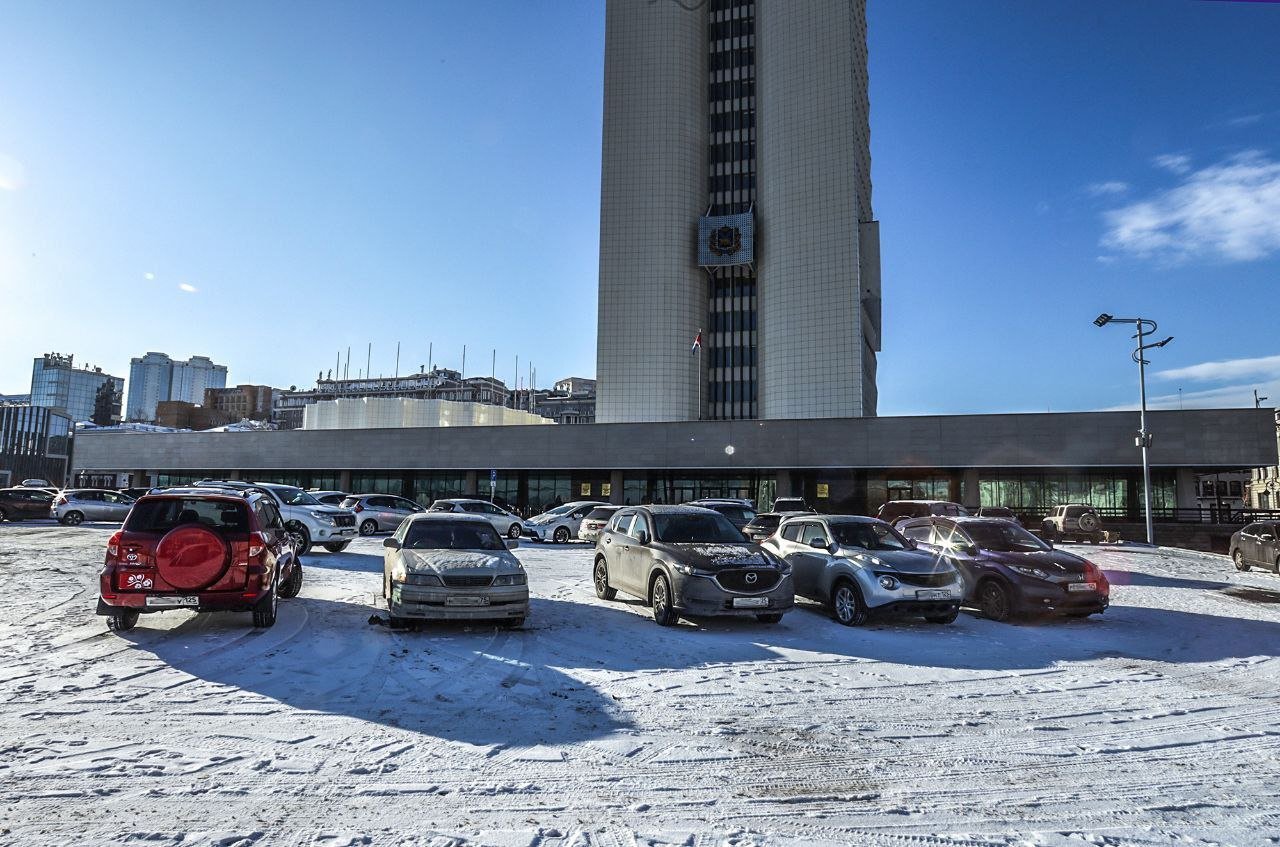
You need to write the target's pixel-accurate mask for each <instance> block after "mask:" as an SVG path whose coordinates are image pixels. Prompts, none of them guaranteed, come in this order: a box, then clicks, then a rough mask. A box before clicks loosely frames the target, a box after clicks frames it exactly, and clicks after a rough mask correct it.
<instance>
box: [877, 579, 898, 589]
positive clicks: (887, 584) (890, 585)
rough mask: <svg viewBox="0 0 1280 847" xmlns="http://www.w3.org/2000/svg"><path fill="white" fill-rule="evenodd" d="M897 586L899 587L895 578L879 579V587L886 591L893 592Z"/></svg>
mask: <svg viewBox="0 0 1280 847" xmlns="http://www.w3.org/2000/svg"><path fill="white" fill-rule="evenodd" d="M898 585H899V583H898V580H897V579H896V578H895V577H891V576H882V577H880V587H881V588H883V589H884V590H886V591H893V590H894V589H896V588H897V587H898Z"/></svg>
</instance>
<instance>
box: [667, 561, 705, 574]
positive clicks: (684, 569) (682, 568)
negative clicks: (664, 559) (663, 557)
mask: <svg viewBox="0 0 1280 847" xmlns="http://www.w3.org/2000/svg"><path fill="white" fill-rule="evenodd" d="M671 569H672V570H674V571H675V572H676V573H681V574H684V575H685V576H711V574H710V572H708V571H700V570H698V569H697V568H695V567H693V566H691V565H686V564H685V563H684V562H672V563H671Z"/></svg>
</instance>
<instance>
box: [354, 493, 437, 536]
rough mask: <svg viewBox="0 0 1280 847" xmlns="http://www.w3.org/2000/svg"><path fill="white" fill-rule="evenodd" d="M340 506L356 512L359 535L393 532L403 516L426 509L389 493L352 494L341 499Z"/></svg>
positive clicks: (416, 513) (419, 512)
mask: <svg viewBox="0 0 1280 847" xmlns="http://www.w3.org/2000/svg"><path fill="white" fill-rule="evenodd" d="M342 508H344V509H350V510H351V511H353V512H355V513H356V525H357V526H359V527H360V534H361V535H373V534H374V533H375V532H395V531H396V528H397V527H398V526H400V522H401V521H403V520H404V519H405V518H407V517H409V516H410V515H418V514H421V513H423V512H425V511H426V509H424V508H422V507H421V506H419V505H418V504H417V503H415V502H413V501H412V500H406V499H405V498H403V497H395V496H393V495H391V494H353V495H351V496H350V497H348V498H347V499H345V500H343V501H342Z"/></svg>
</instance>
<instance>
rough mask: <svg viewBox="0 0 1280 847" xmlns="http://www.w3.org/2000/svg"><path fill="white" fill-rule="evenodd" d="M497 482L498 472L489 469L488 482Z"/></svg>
mask: <svg viewBox="0 0 1280 847" xmlns="http://www.w3.org/2000/svg"><path fill="white" fill-rule="evenodd" d="M497 481H498V472H497V470H495V469H493V468H490V469H489V482H497Z"/></svg>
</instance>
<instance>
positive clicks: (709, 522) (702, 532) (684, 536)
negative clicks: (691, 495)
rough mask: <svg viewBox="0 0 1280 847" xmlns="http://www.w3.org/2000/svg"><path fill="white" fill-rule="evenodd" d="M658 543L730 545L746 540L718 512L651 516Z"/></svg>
mask: <svg viewBox="0 0 1280 847" xmlns="http://www.w3.org/2000/svg"><path fill="white" fill-rule="evenodd" d="M653 519H654V522H655V523H656V524H657V529H656V531H657V535H658V539H657V540H658V541H666V542H668V543H671V544H732V543H735V542H736V543H742V542H744V541H745V540H746V539H744V538H743V537H742V533H741V532H739V531H738V529H737V528H736V527H735V526H734V525H733V524H731V523H729V519H728V518H726V517H725V516H724V515H722V514H720V513H719V512H710V513H705V514H698V513H693V512H677V513H669V514H657V515H654V516H653Z"/></svg>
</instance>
